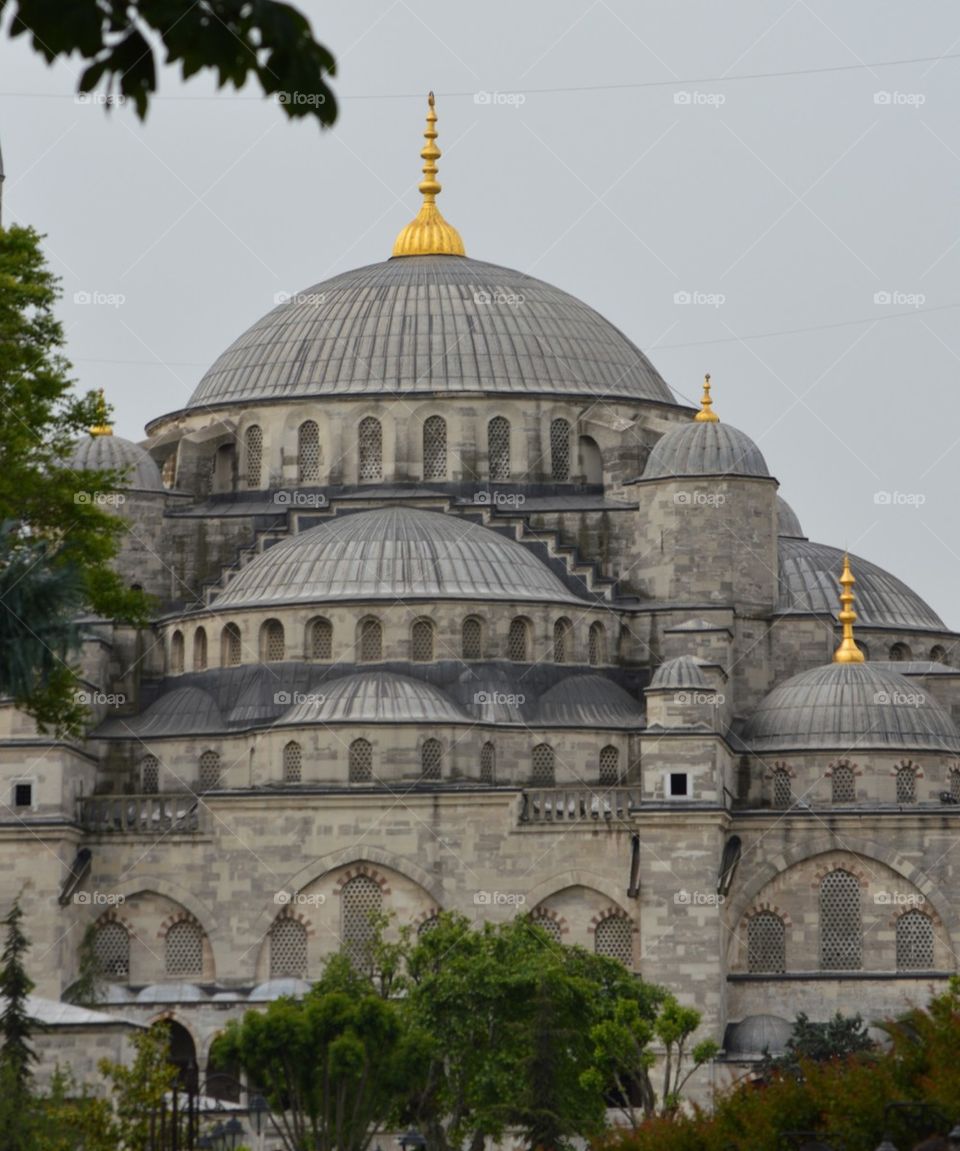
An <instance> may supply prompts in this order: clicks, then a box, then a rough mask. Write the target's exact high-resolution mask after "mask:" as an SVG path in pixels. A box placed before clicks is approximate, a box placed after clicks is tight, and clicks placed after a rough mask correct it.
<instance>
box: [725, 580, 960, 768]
mask: <svg viewBox="0 0 960 1151" xmlns="http://www.w3.org/2000/svg"><path fill="white" fill-rule="evenodd" d="M858 582H859V581H858ZM742 737H743V741H744V743H746V744H747V745H748V746H749V747H750V748H751V749H752V750H753V751H757V752H786V751H806V750H818V749H824V750H827V749H829V750H836V751H844V752H848V753H849V754H851V755H855V754H857V753H859V752H861V751H863V750H867V749H876V750H881V751H887V750H896V751H900V750H904V751H907V750H909V751H914V750H927V751H939V752H947V753H956V752H958V751H960V733H958V731H957V728H956V727H955V726H954V723H953V721H952V720H951V718H950V716H949V715H948V714H947V712H946V711H944V709H943V708H942V707H941V706H940V704H939V703H937V701H936V700H935V699H934V698H933V696H931V695H930V693H929V692H927V691H926V690H925V689H924V688H923V686H922V685H920V684H918V683H916V682H913V683H911V681H910V680H908V679H906V678H905V677H904V676H902V675H898V674H897V673H896V672H893V671H889V670H887V669H886V668H878V667H876V666H875V665H873V664H869V663H831V664H827V665H826V666H825V667H815V668H813V669H812V670H810V671H805V672H801V673H800V675H795V676H793V677H792V678H791V679H788V680H786V682H784V683H782V684H780V685H779V686H777V687H775V688H774V689H773V691H771V692H770V693H769V695H767V696H766V697H765V698H764V700H763V701H762V702H761V704H760V706H759V707H758V708H757V710H756V711H755V712H754V713H753V715H752V716H751V717H750V719H749V720H748V722H747V725H746V727H745V728H744V730H743V733H742Z"/></svg>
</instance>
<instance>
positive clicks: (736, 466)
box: [643, 420, 770, 479]
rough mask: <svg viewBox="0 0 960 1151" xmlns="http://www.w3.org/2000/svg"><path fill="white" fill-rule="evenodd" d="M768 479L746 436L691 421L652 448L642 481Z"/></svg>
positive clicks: (724, 427)
mask: <svg viewBox="0 0 960 1151" xmlns="http://www.w3.org/2000/svg"><path fill="white" fill-rule="evenodd" d="M717 475H721V476H769V475H770V473H769V471H767V463H766V460H764V458H763V454H762V453H761V451H760V449H759V448H758V447H757V445H756V444H755V443H754V442H753V440H751V439H750V437H749V436H748V435H747V434H746V433H745V432H741V431H740V430H739V429H737V428H734V427H731V425H730V424H723V423H720V422H719V421H718V422H711V421H703V422H701V421H698V420H691V421H690V422H689V423H686V424H681V425H680V426H679V427H676V428H672V429H671V430H670V431H669V432H667V433H666V434H665V435H663V436H661V437H660V439H659V440H657V442H656V443H655V444H654V445H653V450H652V451H651V452H650V456H649V458H648V460H647V466H646V468H644V472H643V478H644V479H661V478H672V477H675V476H717Z"/></svg>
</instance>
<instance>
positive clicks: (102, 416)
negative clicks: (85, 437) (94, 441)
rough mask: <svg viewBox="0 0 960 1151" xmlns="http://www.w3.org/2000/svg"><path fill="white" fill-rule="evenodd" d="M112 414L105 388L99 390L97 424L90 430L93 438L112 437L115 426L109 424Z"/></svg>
mask: <svg viewBox="0 0 960 1151" xmlns="http://www.w3.org/2000/svg"><path fill="white" fill-rule="evenodd" d="M109 418H110V413H109V412H108V410H107V401H106V398H105V396H104V394H103V388H98V389H97V422H96V423H95V424H94V425H93V427H92V428H91V429H90V435H91V436H112V435H113V426H112V425H111V424H108V423H107V420H108V419H109Z"/></svg>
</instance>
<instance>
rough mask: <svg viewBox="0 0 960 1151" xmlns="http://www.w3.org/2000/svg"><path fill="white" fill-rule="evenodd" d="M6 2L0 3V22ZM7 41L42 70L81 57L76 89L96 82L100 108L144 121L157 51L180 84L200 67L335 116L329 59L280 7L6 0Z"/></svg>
mask: <svg viewBox="0 0 960 1151" xmlns="http://www.w3.org/2000/svg"><path fill="white" fill-rule="evenodd" d="M6 4H7V0H0V17H2V16H3V14H4V8H5V7H6ZM10 35H11V36H21V35H29V36H30V38H31V40H32V43H33V47H34V49H35V50H36V51H37V52H39V53H41V55H42V56H43V57H44V59H45V60H46V61H47V63H52V62H53V61H54V60H56V59H59V58H68V57H70V56H72V55H73V54H74V53H76V54H78V55H79V56H80V58H81V60H83V61H84V62H86V64H87V67H86V69H85V70H84V72H83V74H82V76H81V77H80V84H79V90H80V92H93V91H94V90H95V89H96V88H97V85H98V84H100V83H101V81H103V82H104V89H105V102H106V103H110V102H112V101H113V100H115V99H116V98H117V96H116V94H119V95H120V96H122V97H123V98H124V99H129V100H132V101H134V103H135V104H136V108H137V113H138V115H139V116H140V118H141V119H142V118H143V117H144V116H145V115H146V113H147V108H148V106H149V102H150V98H151V96H152V95H153V93H154V92H156V90H157V55H158V54H157V50H156V49H157V48H158V47H159V46H160V45H162V47H163V50H164V52H165V57H164V62H165V63H167V64H177V63H179V64H180V65H181V68H182V70H183V76H184V79H187V78H189V77H190V76H192V75H194V73H196V72H200V71H204V70H205V71H208V72H215V73H216V75H217V82H218V85H219V87H221V88H222V87H224V85H226V84H232V85H233V86H234V87H235V88H241V87H243V85H244V84H245V83H246V81H247V79H248V78H249V77H251V76H252V77H254V78H255V79H256V80H257V81H258V82H259V84H260V87H261V88H262V89H263V91H264V93H265V94H267V95H270V94H278V95H279V96H280V103H281V106H282V107H283V110H284V111H285V112H286V114H287V115H288V116H291V117H294V116H313V117H315V118H316V119H317V120H318V121H319V123H320V124H322V125H328V124H332V123H333V122H334V120H335V119H336V114H337V106H336V101H335V100H334V96H333V93H332V92H331V90H330V88H329V87H328V86H327V83H326V79H325V76H326V75H333V74H334V72H335V71H336V64H335V61H334V58H333V56H332V55H331V54H330V52H329V51H327V49H326V48H324V47H323V46H322V45H321V44H318V43H317V42H316V40H314V38H313V34H312V32H311V29H310V23H309V21H308V20H307V18H306V17H305V16H304V15H303V14H302V13H301V12H299V11H298V10H297V9H296V8H294V7H292V6H291V5H289V4H285V3H280V2H278V0H202V2H201V3H198V2H197V0H69V2H68V3H51V2H50V0H13V18H12V20H11V22H10ZM157 41H159V44H157ZM285 97H286V98H285Z"/></svg>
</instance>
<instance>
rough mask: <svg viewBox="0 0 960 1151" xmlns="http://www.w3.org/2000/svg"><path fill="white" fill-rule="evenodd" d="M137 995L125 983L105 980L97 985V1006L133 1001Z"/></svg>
mask: <svg viewBox="0 0 960 1151" xmlns="http://www.w3.org/2000/svg"><path fill="white" fill-rule="evenodd" d="M135 999H136V995H134V993H133V992H132V991H131V990H130V988H129V987H126V986H125V985H124V984H123V983H111V982H109V981H108V982H105V983H102V984H100V985H99V986H98V987H97V1006H98V1007H99V1006H101V1005H114V1004H117V1003H133V1002H134V1000H135Z"/></svg>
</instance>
